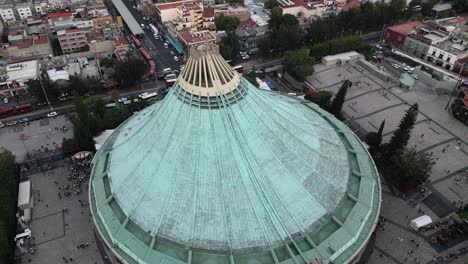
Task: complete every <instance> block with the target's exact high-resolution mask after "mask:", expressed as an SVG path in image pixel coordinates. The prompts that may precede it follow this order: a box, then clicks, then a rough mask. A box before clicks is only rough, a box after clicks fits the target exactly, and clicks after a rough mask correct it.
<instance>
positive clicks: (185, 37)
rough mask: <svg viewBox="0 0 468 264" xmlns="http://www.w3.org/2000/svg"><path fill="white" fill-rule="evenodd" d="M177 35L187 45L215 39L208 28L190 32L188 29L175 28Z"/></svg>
mask: <svg viewBox="0 0 468 264" xmlns="http://www.w3.org/2000/svg"><path fill="white" fill-rule="evenodd" d="M177 35H178V36H179V38H180V39H181V40H182V41H183V42H184V43H185V44H187V45H193V44H195V43H201V42H205V41H213V40H215V39H216V38H215V37H214V36H213V34H211V32H210V31H208V30H202V31H194V32H192V31H190V30H189V29H181V30H177Z"/></svg>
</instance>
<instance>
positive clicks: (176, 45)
mask: <svg viewBox="0 0 468 264" xmlns="http://www.w3.org/2000/svg"><path fill="white" fill-rule="evenodd" d="M164 37H165V38H166V39H167V40H168V41H169V43H171V45H172V46H174V48H175V49H176V51H177V53H179V54H181V55H182V54H184V49H183V48H182V46H180V44H179V43H177V42H175V41H174V40H173V39H172V38H171V37H170V36H169V35H168V34H164Z"/></svg>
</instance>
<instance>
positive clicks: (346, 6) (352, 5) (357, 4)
mask: <svg viewBox="0 0 468 264" xmlns="http://www.w3.org/2000/svg"><path fill="white" fill-rule="evenodd" d="M360 6H361V2H359V1H354V2H349V3H346V4H344V5H341V6H339V8H340V9H341V11H348V10H349V9H351V8H359V7H360Z"/></svg>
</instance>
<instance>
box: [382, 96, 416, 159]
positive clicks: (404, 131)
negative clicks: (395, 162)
mask: <svg viewBox="0 0 468 264" xmlns="http://www.w3.org/2000/svg"><path fill="white" fill-rule="evenodd" d="M417 118H418V104H414V105H412V106H411V107H410V108H408V110H406V113H405V115H404V116H403V118H402V119H401V121H400V124H399V125H398V129H397V130H396V131H395V132H394V133H393V136H392V138H391V139H390V142H389V143H388V145H387V146H386V147H385V149H386V154H387V155H389V156H390V155H393V154H394V153H396V152H397V151H403V150H404V148H405V147H406V145H407V144H408V141H409V139H410V136H411V130H412V129H413V127H414V123H415V122H416V119H417Z"/></svg>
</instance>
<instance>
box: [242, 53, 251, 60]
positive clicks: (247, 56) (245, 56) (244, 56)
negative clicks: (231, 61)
mask: <svg viewBox="0 0 468 264" xmlns="http://www.w3.org/2000/svg"><path fill="white" fill-rule="evenodd" d="M249 58H250V56H249V55H247V54H246V55H243V56H242V59H243V60H248V59H249Z"/></svg>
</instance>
